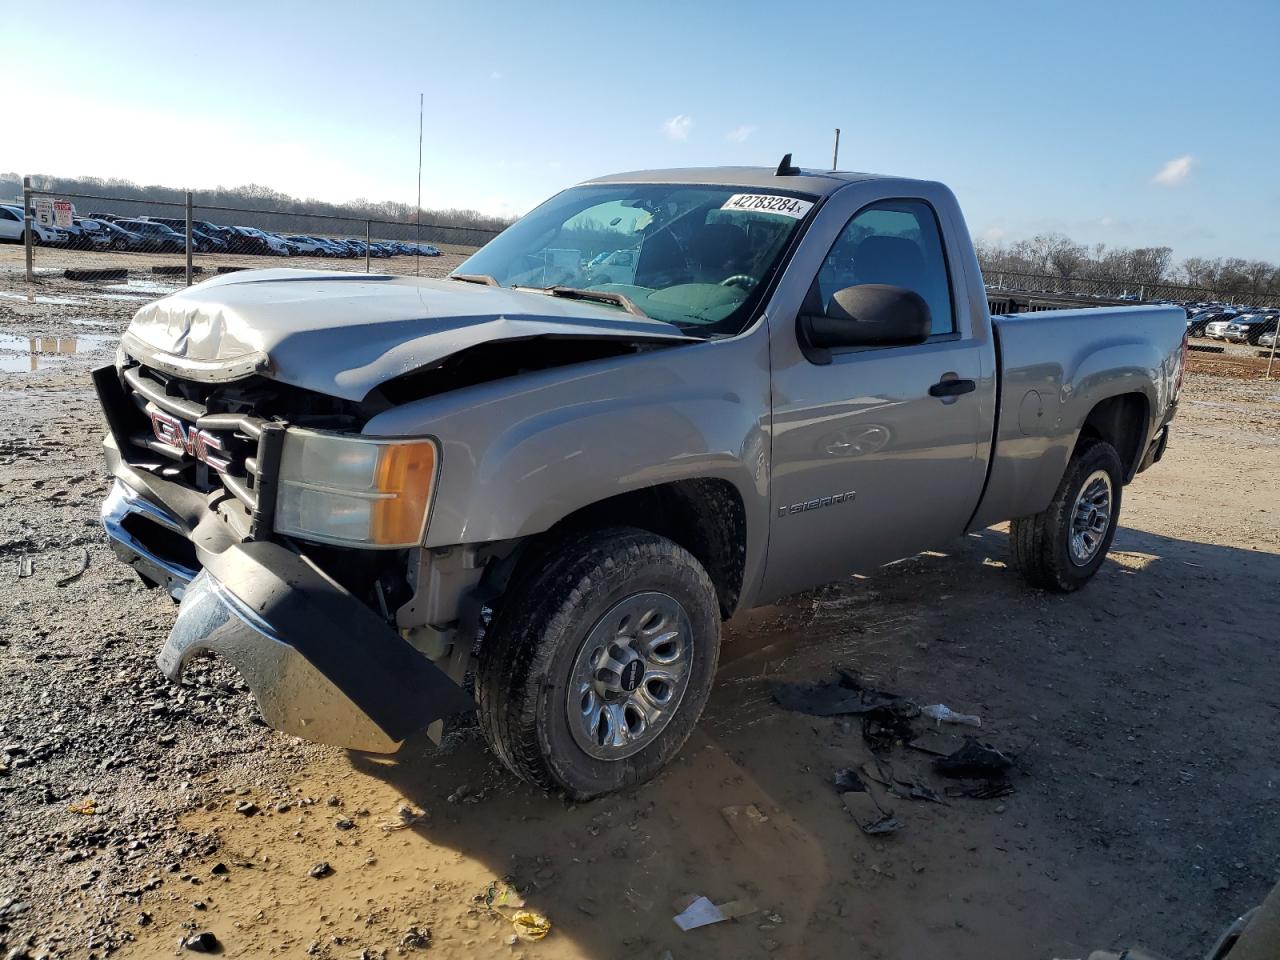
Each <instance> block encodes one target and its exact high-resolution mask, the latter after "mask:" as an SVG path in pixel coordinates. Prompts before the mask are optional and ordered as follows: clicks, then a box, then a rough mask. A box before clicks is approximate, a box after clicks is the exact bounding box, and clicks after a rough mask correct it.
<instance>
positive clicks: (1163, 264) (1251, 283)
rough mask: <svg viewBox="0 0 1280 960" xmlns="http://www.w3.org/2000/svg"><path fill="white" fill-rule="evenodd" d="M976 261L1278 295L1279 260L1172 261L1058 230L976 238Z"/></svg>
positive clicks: (1249, 297) (1235, 295)
mask: <svg viewBox="0 0 1280 960" xmlns="http://www.w3.org/2000/svg"><path fill="white" fill-rule="evenodd" d="M975 246H976V248H977V251H978V262H979V263H980V264H981V266H982V270H983V273H984V274H986V275H987V277H988V279H990V278H991V276H992V275H993V274H998V273H1001V272H1004V273H1031V274H1037V275H1040V276H1049V277H1059V278H1062V279H1073V280H1095V281H1109V282H1114V283H1128V284H1134V285H1139V284H1141V285H1145V286H1147V287H1154V286H1160V285H1170V284H1178V285H1185V286H1189V287H1197V288H1199V289H1201V290H1205V291H1211V292H1212V293H1213V294H1214V295H1215V296H1216V297H1218V298H1221V299H1224V300H1241V301H1245V302H1260V301H1263V300H1271V299H1274V298H1276V297H1280V266H1278V265H1276V264H1274V263H1268V262H1267V261H1265V260H1245V259H1244V258H1242V257H1217V258H1214V259H1209V258H1207V257H1188V258H1187V259H1185V260H1183V261H1181V262H1179V263H1175V262H1174V260H1173V251H1172V250H1171V249H1170V248H1169V247H1108V246H1107V245H1106V244H1102V243H1099V244H1096V245H1095V246H1092V247H1089V246H1086V245H1084V244H1082V243H1076V242H1075V241H1074V240H1072V239H1071V238H1070V237H1066V236H1063V235H1062V234H1060V233H1048V234H1043V235H1041V236H1038V237H1033V238H1032V239H1030V240H1019V241H1017V242H1015V243H1009V244H1004V243H991V242H988V241H981V240H980V241H976V242H975Z"/></svg>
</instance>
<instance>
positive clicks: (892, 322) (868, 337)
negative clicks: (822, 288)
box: [798, 283, 933, 363]
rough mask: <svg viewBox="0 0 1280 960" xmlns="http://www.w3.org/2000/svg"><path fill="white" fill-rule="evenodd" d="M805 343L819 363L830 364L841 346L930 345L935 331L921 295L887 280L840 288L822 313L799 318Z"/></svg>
mask: <svg viewBox="0 0 1280 960" xmlns="http://www.w3.org/2000/svg"><path fill="white" fill-rule="evenodd" d="M798 327H799V329H798V333H799V335H800V344H801V346H802V347H803V348H805V353H806V355H807V356H808V357H809V359H810V360H813V361H814V362H815V363H830V362H831V353H830V351H831V350H832V349H833V348H837V347H900V346H907V345H909V344H913V343H924V341H925V340H927V339H929V334H930V333H931V332H932V330H933V318H932V317H931V316H930V314H929V305H928V304H927V303H925V300H924V298H923V297H922V296H920V294H918V293H916V292H915V291H913V290H907V289H906V288H904V287H894V286H890V285H889V284H885V283H862V284H858V285H857V286H854V287H845V288H844V289H843V290H837V291H836V292H835V293H833V294H832V295H831V299H830V300H829V301H827V307H826V310H825V311H824V312H823V313H822V314H820V315H816V316H815V315H813V314H804V313H802V314H801V315H800V317H799V318H798Z"/></svg>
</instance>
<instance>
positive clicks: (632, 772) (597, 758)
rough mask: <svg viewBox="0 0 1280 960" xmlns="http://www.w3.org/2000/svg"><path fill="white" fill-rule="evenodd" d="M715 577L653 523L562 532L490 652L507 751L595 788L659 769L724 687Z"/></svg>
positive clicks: (493, 734)
mask: <svg viewBox="0 0 1280 960" xmlns="http://www.w3.org/2000/svg"><path fill="white" fill-rule="evenodd" d="M719 647H720V617H719V607H718V604H717V600H716V594H715V588H714V587H713V586H712V584H711V580H710V578H709V577H708V576H707V573H706V571H705V570H704V569H703V568H702V566H701V565H700V564H699V563H698V561H697V560H696V559H694V557H693V556H692V555H691V554H690V553H689V552H688V551H687V550H685V549H684V548H682V547H680V546H678V545H676V544H675V543H672V542H671V541H670V540H667V539H666V538H664V537H659V536H657V535H656V534H652V533H648V532H646V531H642V530H635V529H630V528H619V529H613V530H602V531H594V532H591V533H588V534H582V535H578V536H575V537H572V538H570V539H567V540H564V541H561V542H560V543H559V544H557V545H556V546H555V547H554V549H553V550H552V551H550V552H548V553H543V554H542V555H541V556H540V559H539V560H538V561H537V562H536V563H531V564H529V565H528V567H527V568H526V571H525V575H524V576H523V578H522V579H519V580H517V582H516V584H515V586H513V587H512V588H511V589H510V590H509V591H508V593H507V595H506V596H505V597H504V598H503V601H502V603H501V606H500V607H499V609H498V610H497V611H496V612H495V614H494V618H493V622H492V624H491V625H490V630H489V634H488V636H487V637H486V639H485V642H484V645H483V646H482V647H481V650H480V662H479V669H478V672H477V677H476V697H477V700H478V702H479V706H480V711H479V712H480V724H481V728H482V729H483V730H484V733H485V737H486V738H487V739H488V741H489V744H490V746H491V747H492V748H493V751H494V753H496V754H497V756H498V757H499V759H501V760H502V762H503V763H504V764H506V766H507V767H508V768H509V769H511V770H512V771H513V772H514V773H516V774H517V775H518V776H520V777H522V778H524V779H525V780H528V781H529V782H530V783H533V784H535V785H537V786H540V787H543V788H544V789H549V790H554V791H557V792H560V793H564V794H566V795H568V796H570V797H574V798H577V799H587V798H589V797H594V796H598V795H600V794H603V793H609V792H611V791H614V790H619V789H622V788H625V787H629V786H633V785H635V784H638V783H642V782H644V781H645V780H648V779H649V778H650V777H652V776H653V775H654V774H656V773H657V772H658V771H659V770H661V769H662V768H663V767H664V766H665V765H666V764H667V763H668V762H669V761H670V760H671V759H672V758H673V757H674V756H675V755H676V753H677V752H678V751H679V749H680V747H681V746H682V745H683V744H684V742H685V740H686V739H687V738H688V736H689V734H690V732H691V731H692V730H693V727H694V724H695V723H696V722H697V719H698V717H699V715H700V714H701V713H702V708H703V706H704V705H705V704H706V701H707V697H708V695H709V694H710V692H711V684H712V680H713V679H714V677H715V669H716V660H717V658H718V655H719Z"/></svg>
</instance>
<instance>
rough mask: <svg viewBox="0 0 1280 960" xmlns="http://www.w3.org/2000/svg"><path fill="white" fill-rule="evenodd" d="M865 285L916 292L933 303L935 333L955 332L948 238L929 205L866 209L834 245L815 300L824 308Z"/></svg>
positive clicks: (887, 203)
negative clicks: (843, 293) (834, 297)
mask: <svg viewBox="0 0 1280 960" xmlns="http://www.w3.org/2000/svg"><path fill="white" fill-rule="evenodd" d="M860 283H888V284H892V285H893V286H896V287H905V288H906V289H908V290H914V291H915V292H916V293H918V294H920V296H922V297H923V298H924V300H925V303H927V304H929V313H930V315H931V316H932V317H933V333H934V334H935V335H936V334H940V333H953V332H954V331H955V328H956V322H955V314H954V311H953V310H952V306H951V282H950V280H949V278H948V276H947V260H946V257H945V256H944V255H943V252H942V235H941V233H940V232H939V229H938V218H937V217H936V216H935V215H934V212H933V208H932V207H930V206H929V205H928V204H927V203H924V202H923V201H920V200H884V201H881V202H879V203H874V204H872V205H871V206H869V207H866V208H864V209H863V210H860V211H859V212H858V213H857V214H855V215H854V217H853V219H852V220H850V221H849V222H848V223H847V224H846V225H845V228H844V230H843V231H841V233H840V236H839V237H837V238H836V242H835V243H834V244H832V246H831V250H830V251H829V252H828V253H827V259H826V261H825V262H824V263H823V265H822V267H821V268H820V269H819V270H818V276H817V279H816V280H815V281H814V288H815V289H814V290H813V291H811V292H810V296H811V297H813V298H815V299H817V300H818V303H815V304H814V306H815V307H818V304H819V303H820V304H821V306H820V307H818V309H822V308H825V307H826V305H827V302H828V301H829V300H830V299H831V295H832V294H833V293H835V292H836V291H837V290H842V289H844V288H845V287H852V286H855V285H857V284H860Z"/></svg>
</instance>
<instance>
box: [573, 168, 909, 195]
mask: <svg viewBox="0 0 1280 960" xmlns="http://www.w3.org/2000/svg"><path fill="white" fill-rule="evenodd" d="M888 179H893V180H899V179H901V178H899V177H882V176H880V175H878V174H874V173H853V172H850V171H847V170H800V171H799V172H798V173H795V174H788V175H783V176H779V175H778V171H777V170H776V169H775V168H774V167H675V168H672V169H670V170H635V171H632V172H631V173H612V174H609V175H608V176H604V177H594V178H592V179H591V180H587V181H584V182H585V183H697V184H709V185H710V184H715V185H721V186H731V187H749V188H751V189H768V190H795V191H799V192H801V193H807V194H812V195H813V196H818V197H825V196H827V195H828V194H831V193H834V192H835V191H836V190H839V189H840V188H841V187H843V186H845V185H846V184H849V183H855V182H858V181H862V180H888Z"/></svg>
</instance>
